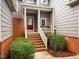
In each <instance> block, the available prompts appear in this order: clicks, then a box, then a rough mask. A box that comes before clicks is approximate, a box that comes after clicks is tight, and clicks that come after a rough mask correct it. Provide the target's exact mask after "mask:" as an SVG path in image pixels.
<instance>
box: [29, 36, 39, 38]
mask: <svg viewBox="0 0 79 59" xmlns="http://www.w3.org/2000/svg"><path fill="white" fill-rule="evenodd" d="M28 38H40V36H28Z"/></svg>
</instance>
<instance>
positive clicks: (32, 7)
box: [21, 3, 53, 11]
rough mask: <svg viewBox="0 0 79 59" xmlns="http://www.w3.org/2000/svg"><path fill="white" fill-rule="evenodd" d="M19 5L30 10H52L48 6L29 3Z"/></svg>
mask: <svg viewBox="0 0 79 59" xmlns="http://www.w3.org/2000/svg"><path fill="white" fill-rule="evenodd" d="M21 5H22V6H23V8H26V9H32V10H42V11H52V9H53V8H51V7H49V6H38V5H31V4H26V3H21Z"/></svg>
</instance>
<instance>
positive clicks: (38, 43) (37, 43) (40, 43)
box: [34, 42, 44, 45]
mask: <svg viewBox="0 0 79 59" xmlns="http://www.w3.org/2000/svg"><path fill="white" fill-rule="evenodd" d="M34 44H35V45H44V44H43V42H34Z"/></svg>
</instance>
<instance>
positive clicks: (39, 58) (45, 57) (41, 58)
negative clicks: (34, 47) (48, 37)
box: [34, 51, 79, 59]
mask: <svg viewBox="0 0 79 59" xmlns="http://www.w3.org/2000/svg"><path fill="white" fill-rule="evenodd" d="M34 59H79V55H77V56H70V57H53V56H51V55H50V54H49V53H48V52H46V51H43V52H36V53H35V56H34Z"/></svg>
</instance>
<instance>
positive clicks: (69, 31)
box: [53, 0, 79, 36]
mask: <svg viewBox="0 0 79 59" xmlns="http://www.w3.org/2000/svg"><path fill="white" fill-rule="evenodd" d="M68 2H69V0H53V7H54V8H55V19H54V22H55V25H56V27H57V33H58V34H64V35H69V36H78V17H79V15H78V12H79V5H77V6H74V7H70V6H68V5H67V4H68Z"/></svg>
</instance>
